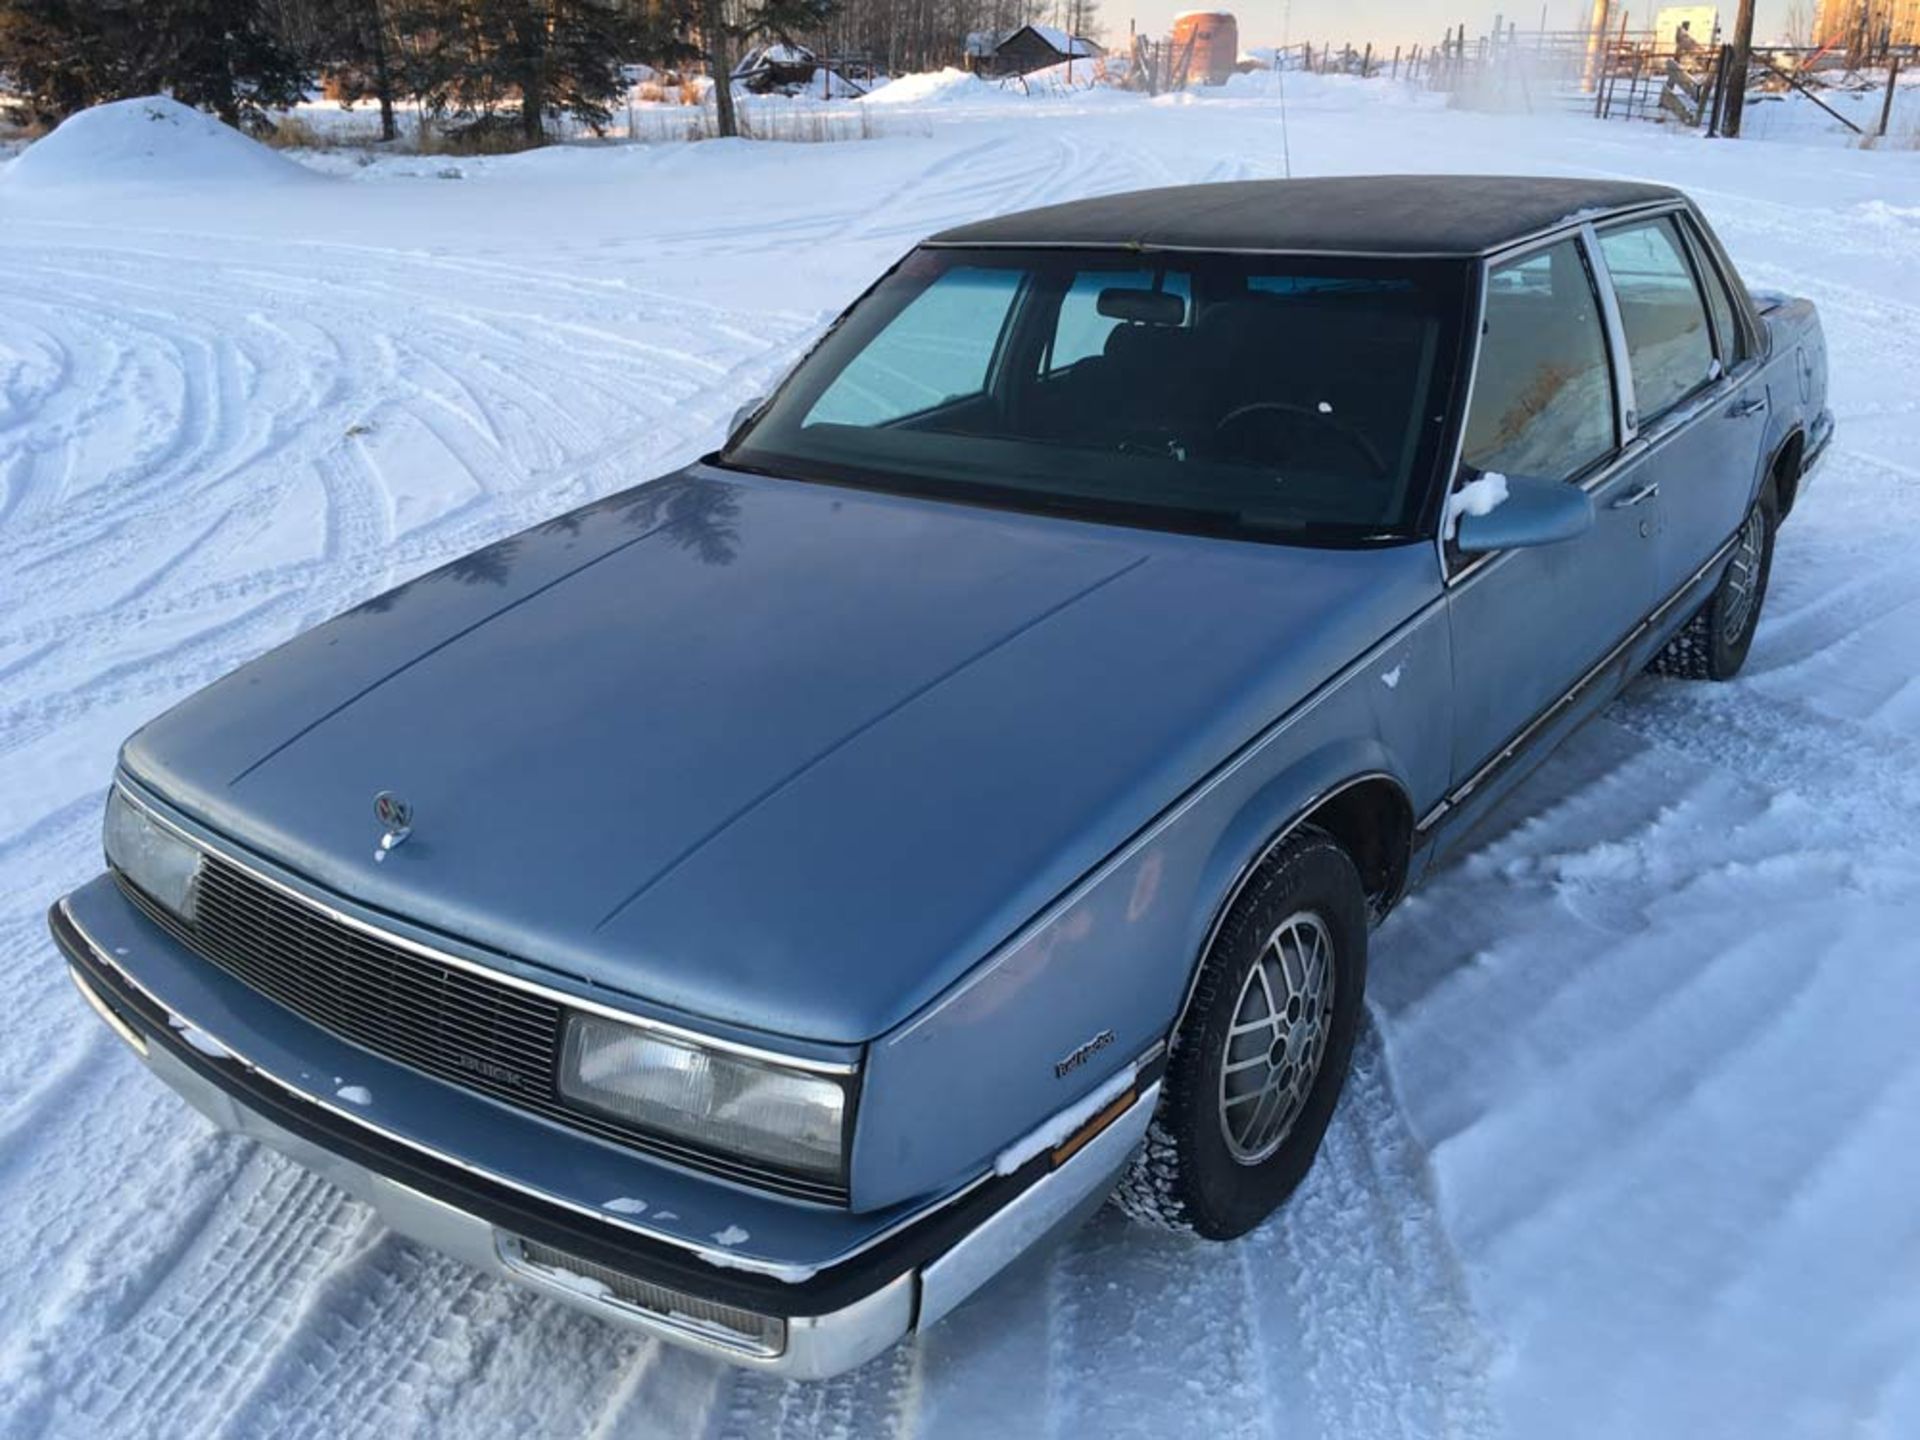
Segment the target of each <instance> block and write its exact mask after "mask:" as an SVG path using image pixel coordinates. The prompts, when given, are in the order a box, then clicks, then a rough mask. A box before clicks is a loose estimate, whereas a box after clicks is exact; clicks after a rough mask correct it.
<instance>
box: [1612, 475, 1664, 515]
mask: <svg viewBox="0 0 1920 1440" xmlns="http://www.w3.org/2000/svg"><path fill="white" fill-rule="evenodd" d="M1659 493H1660V482H1659V481H1658V480H1654V481H1651V482H1649V483H1648V484H1645V485H1642V486H1641V487H1640V488H1639V489H1638V490H1636V491H1634V492H1633V493H1632V494H1631V495H1622V496H1621V497H1620V498H1619V499H1618V500H1616V501H1614V502H1613V503H1612V504H1611V505H1609V506H1608V507H1607V508H1608V509H1609V510H1631V509H1632V508H1633V507H1634V506H1635V505H1638V504H1639V503H1640V502H1641V501H1642V500H1651V499H1652V498H1653V497H1654V496H1656V495H1658V494H1659Z"/></svg>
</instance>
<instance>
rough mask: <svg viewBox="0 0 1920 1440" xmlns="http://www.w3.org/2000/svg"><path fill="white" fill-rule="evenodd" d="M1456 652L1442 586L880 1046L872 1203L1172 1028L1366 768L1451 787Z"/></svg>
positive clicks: (967, 1154)
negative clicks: (1230, 931)
mask: <svg viewBox="0 0 1920 1440" xmlns="http://www.w3.org/2000/svg"><path fill="white" fill-rule="evenodd" d="M1451 676H1452V661H1451V652H1450V647H1449V645H1448V636H1447V621H1446V613H1445V609H1444V606H1443V605H1441V604H1440V603H1439V601H1438V600H1437V599H1436V600H1435V601H1434V602H1433V603H1430V604H1428V605H1426V606H1424V607H1423V608H1422V610H1421V611H1419V612H1418V613H1417V614H1415V615H1414V616H1413V617H1412V618H1411V619H1410V620H1408V621H1407V622H1406V623H1404V624H1403V625H1401V626H1400V627H1399V628H1398V629H1397V630H1395V631H1394V632H1393V633H1392V634H1391V635H1390V636H1388V637H1387V638H1386V639H1385V640H1383V641H1381V642H1380V643H1379V644H1377V645H1375V646H1374V647H1373V648H1372V649H1371V650H1370V651H1368V652H1367V654H1366V655H1364V656H1362V657H1360V658H1359V659H1358V660H1356V661H1355V662H1354V663H1353V664H1352V665H1350V666H1349V667H1347V668H1346V669H1345V670H1344V671H1342V672H1341V673H1340V674H1339V675H1337V676H1336V677H1335V678H1334V679H1333V680H1332V681H1330V682H1329V683H1328V684H1327V685H1326V686H1324V687H1323V688H1322V689H1321V690H1319V691H1316V692H1315V693H1314V694H1313V695H1312V696H1309V697H1308V698H1307V700H1306V701H1304V702H1303V703H1302V704H1300V705H1298V706H1296V707H1295V708H1294V709H1293V710H1292V711H1290V712H1289V713H1288V714H1287V715H1286V716H1284V717H1282V718H1281V719H1280V720H1279V721H1278V722H1276V723H1275V724H1274V725H1273V726H1272V727H1271V728H1269V729H1268V730H1267V731H1265V732H1263V733H1262V734H1261V735H1260V736H1258V737H1257V738H1256V739H1255V740H1254V741H1253V742H1251V743H1250V744H1249V745H1247V746H1246V747H1244V748H1243V749H1242V750H1241V751H1239V752H1238V753H1237V754H1235V755H1234V756H1232V757H1230V758H1229V759H1228V760H1227V761H1226V762H1225V763H1224V764H1223V765H1222V766H1220V767H1219V768H1218V769H1216V770H1215V771H1213V772H1212V773H1211V774H1210V775H1208V776H1207V777H1206V778H1205V779H1204V780H1202V781H1201V782H1200V783H1199V784H1198V785H1197V786H1195V787H1194V788H1193V789H1191V790H1189V791H1188V792H1187V793H1186V794H1185V795H1184V796H1183V797H1182V798H1181V799H1180V800H1179V801H1178V802H1176V803H1175V804H1174V805H1173V806H1172V807H1171V808H1169V809H1168V810H1167V811H1165V812H1163V813H1162V814H1161V815H1160V816H1159V817H1158V818H1156V819H1155V820H1154V821H1153V822H1152V823H1151V824H1150V825H1149V826H1147V827H1146V828H1145V829H1144V830H1142V831H1141V832H1139V833H1138V834H1137V835H1136V836H1135V837H1134V838H1133V839H1132V840H1131V841H1130V842H1128V844H1127V845H1126V846H1124V847H1123V848H1122V849H1121V850H1119V851H1118V852H1116V853H1115V854H1114V855H1113V856H1111V857H1110V858H1109V859H1108V860H1107V861H1106V862H1104V863H1103V864H1102V865H1101V866H1099V867H1098V868H1097V869H1096V870H1094V871H1093V872H1092V873H1091V874H1089V875H1088V876H1087V877H1086V878H1084V879H1083V880H1082V881H1081V882H1080V883H1079V884H1078V885H1076V886H1075V887H1074V888H1073V889H1072V890H1070V891H1069V892H1067V893H1066V894H1065V895H1064V896H1062V897H1061V898H1060V899H1059V900H1057V901H1056V902H1055V903H1054V904H1053V905H1051V906H1050V907H1049V908H1048V909H1047V910H1045V911H1044V912H1042V913H1041V914H1040V915H1039V916H1037V917H1036V918H1035V919H1034V920H1033V921H1031V922H1030V923H1029V924H1028V925H1027V926H1026V927H1025V928H1024V929H1023V930H1021V931H1020V932H1019V933H1018V934H1016V935H1015V936H1013V937H1012V938H1011V939H1010V940H1008V941H1007V942H1006V943H1005V944H1004V945H1002V946H1001V947H1000V948H999V949H998V950H996V951H995V952H994V953H993V954H992V955H991V956H989V957H987V959H985V960H984V961H983V962H982V963H981V964H980V965H978V966H976V967H975V968H974V969H973V970H972V971H971V972H969V974H968V975H967V977H966V979H964V980H963V981H961V982H960V984H958V985H956V986H955V987H954V988H953V989H951V990H950V991H948V992H947V993H946V994H944V995H943V996H941V997H940V999H939V1000H937V1001H936V1002H934V1003H933V1004H932V1005H930V1006H928V1007H927V1008H926V1009H925V1010H923V1011H921V1012H920V1013H919V1014H918V1015H916V1016H914V1017H913V1018H912V1019H910V1020H908V1021H907V1022H906V1023H905V1024H903V1025H901V1026H900V1027H898V1028H897V1029H895V1030H894V1031H892V1032H891V1033H889V1034H887V1035H885V1036H882V1037H881V1038H880V1039H878V1040H876V1041H875V1042H874V1043H873V1044H872V1045H871V1046H870V1047H869V1049H868V1053H867V1063H866V1066H865V1079H864V1081H863V1084H862V1092H861V1099H860V1109H859V1116H858V1120H857V1122H856V1124H855V1134H854V1148H853V1156H852V1174H851V1177H850V1178H851V1185H852V1192H853V1197H854V1203H855V1205H856V1206H857V1207H859V1208H862V1209H865V1208H869V1207H874V1206H880V1205H887V1204H892V1203H895V1202H896V1201H899V1200H902V1199H907V1198H911V1197H914V1196H918V1195H923V1194H932V1193H937V1192H938V1191H940V1190H942V1189H946V1188H950V1187H952V1186H954V1185H956V1184H959V1183H962V1182H963V1181H965V1180H966V1179H967V1178H969V1177H970V1176H972V1175H974V1174H977V1173H979V1171H980V1170H981V1169H982V1168H984V1167H986V1166H989V1165H991V1163H992V1161H993V1158H994V1156H995V1154H996V1153H997V1152H998V1151H999V1150H1000V1149H1001V1148H1002V1147H1004V1146H1005V1145H1007V1144H1008V1143H1010V1142H1011V1141H1012V1140H1013V1139H1014V1138H1015V1137H1017V1136H1020V1135H1023V1134H1026V1133H1027V1132H1029V1131H1030V1130H1032V1129H1033V1128H1034V1127H1035V1126H1037V1125H1038V1124H1040V1123H1041V1122H1042V1121H1044V1120H1045V1119H1046V1118H1047V1117H1048V1116H1050V1115H1053V1114H1055V1113H1057V1112H1058V1111H1060V1110H1062V1109H1064V1108H1065V1107H1067V1106H1069V1105H1072V1104H1073V1103H1075V1102H1076V1101H1078V1100H1081V1099H1083V1098H1085V1097H1086V1096H1087V1095H1089V1094H1091V1093H1092V1092H1093V1091H1095V1090H1096V1089H1098V1088H1099V1087H1100V1086H1101V1085H1102V1084H1104V1083H1105V1082H1107V1081H1108V1080H1109V1079H1111V1078H1112V1077H1113V1076H1114V1075H1115V1074H1116V1073H1117V1072H1118V1071H1119V1070H1120V1069H1121V1068H1122V1067H1124V1066H1125V1065H1127V1064H1129V1063H1131V1062H1132V1061H1133V1060H1134V1059H1135V1058H1137V1057H1138V1056H1140V1055H1142V1054H1143V1053H1145V1052H1147V1051H1148V1050H1150V1049H1151V1048H1152V1047H1153V1046H1155V1045H1157V1044H1158V1043H1160V1042H1161V1041H1163V1040H1165V1039H1166V1038H1167V1037H1168V1035H1169V1033H1170V1032H1171V1030H1172V1027H1173V1025H1174V1022H1175V1020H1176V1018H1177V1016H1178V1015H1179V1012H1180V1009H1181V1007H1182V1005H1183V1004H1184V1003H1185V1000H1186V995H1187V992H1188V989H1189V986H1190V983H1191V980H1192V976H1193V974H1194V969H1195V966H1196V964H1197V962H1198V958H1199V956H1200V955H1201V953H1202V951H1203V949H1204V947H1205V943H1206V939H1207V936H1208V934H1209V932H1210V931H1211V930H1212V928H1213V926H1214V924H1215V922H1216V921H1217V919H1218V917H1219V915H1220V913H1221V910H1222V907H1223V906H1224V905H1225V904H1226V903H1228V901H1229V899H1230V897H1231V895H1232V893H1233V891H1234V890H1235V889H1236V888H1237V886H1238V884H1239V882H1240V880H1241V879H1242V878H1243V876H1244V875H1245V873H1246V871H1247V869H1248V867H1249V866H1251V865H1253V864H1254V863H1256V862H1257V860H1258V859H1259V857H1260V855H1261V854H1262V853H1264V851H1265V850H1266V849H1267V847H1268V846H1269V845H1270V844H1271V843H1272V841H1273V839H1274V838H1275V836H1276V835H1277V834H1278V833H1280V832H1281V831H1282V830H1283V829H1284V828H1285V827H1286V826H1288V825H1290V824H1292V823H1294V822H1295V821H1297V820H1298V819H1299V818H1300V817H1301V816H1303V815H1304V814H1306V813H1307V812H1308V811H1309V810H1311V809H1312V808H1313V807H1314V806H1315V805H1316V804H1318V803H1319V801H1320V800H1322V799H1324V798H1326V797H1327V796H1328V795H1329V794H1331V793H1332V792H1333V791H1335V790H1337V789H1338V788H1340V787H1341V786H1342V785H1344V784H1345V783H1346V782H1348V781H1351V780H1354V779H1357V778H1360V777H1364V776H1370V775H1384V776H1387V777H1389V778H1391V779H1392V780H1393V782H1394V783H1395V784H1396V785H1398V786H1399V787H1400V788H1401V790H1402V791H1403V792H1404V793H1405V795H1406V797H1407V799H1408V800H1409V802H1410V804H1411V806H1412V807H1413V809H1414V813H1416V814H1417V813H1419V811H1420V809H1422V808H1424V807H1425V806H1427V805H1430V804H1431V803H1433V801H1434V800H1436V799H1437V798H1438V797H1439V795H1440V794H1441V793H1442V792H1443V791H1444V789H1445V785H1446V780H1447V769H1448V764H1449V754H1448V751H1449V746H1448V742H1447V736H1448V726H1447V720H1448V717H1449V715H1450V713H1451V710H1450V706H1451V699H1450V697H1451V688H1450V687H1451Z"/></svg>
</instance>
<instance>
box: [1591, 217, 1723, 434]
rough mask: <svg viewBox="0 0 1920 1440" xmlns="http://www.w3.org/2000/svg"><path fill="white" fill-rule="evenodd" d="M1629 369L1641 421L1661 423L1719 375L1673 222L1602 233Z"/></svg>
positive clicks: (1647, 223) (1660, 221)
mask: <svg viewBox="0 0 1920 1440" xmlns="http://www.w3.org/2000/svg"><path fill="white" fill-rule="evenodd" d="M1600 253H1601V254H1602V255H1603V256H1604V257H1605V258H1606V262H1607V271H1608V273H1609V274H1611V275H1612V276H1613V291H1614V294H1615V296H1616V297H1617V298H1618V299H1619V302H1620V323H1621V326H1622V328H1623V329H1624V330H1625V331H1626V337H1627V355H1628V358H1629V360H1630V362H1631V363H1632V365H1633V401H1634V408H1635V409H1636V410H1638V411H1639V413H1640V422H1641V423H1642V424H1645V423H1646V422H1647V421H1649V420H1653V419H1656V418H1658V417H1659V416H1660V415H1662V414H1664V413H1665V412H1667V411H1668V410H1671V409H1672V408H1673V407H1674V406H1675V405H1677V404H1679V403H1680V402H1681V401H1682V400H1684V399H1686V398H1687V396H1689V395H1691V394H1692V393H1693V392H1694V391H1695V390H1697V389H1699V388H1700V387H1701V386H1702V385H1704V384H1706V383H1707V382H1708V381H1709V380H1711V379H1713V378H1714V376H1715V375H1717V374H1718V373H1719V367H1718V365H1717V364H1716V362H1715V359H1714V354H1713V336H1712V332H1711V330H1710V329H1709V328H1708V325H1707V311H1706V307H1705V306H1704V305H1703V304H1702V303H1701V300H1700V288H1699V286H1697V285H1696V284H1695V283H1694V279H1693V267H1692V266H1691V265H1690V264H1689V263H1688V261H1687V254H1686V250H1685V249H1684V248H1683V246H1682V243H1681V240H1680V233H1679V231H1677V230H1675V229H1674V226H1673V221H1672V219H1671V218H1668V217H1665V216H1663V217H1662V218H1660V219H1658V220H1643V221H1641V222H1639V223H1638V224H1635V225H1625V226H1622V227H1621V228H1620V229H1618V230H1605V231H1602V232H1601V234H1600Z"/></svg>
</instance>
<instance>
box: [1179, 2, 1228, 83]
mask: <svg viewBox="0 0 1920 1440" xmlns="http://www.w3.org/2000/svg"><path fill="white" fill-rule="evenodd" d="M1170 41H1171V44H1170V47H1169V48H1170V50H1171V52H1172V57H1173V73H1174V77H1175V81H1176V83H1181V84H1188V85H1191V84H1194V83H1196V82H1197V83H1199V84H1202V85H1224V84H1226V83H1227V77H1228V76H1229V75H1231V74H1233V71H1234V67H1235V65H1236V64H1238V62H1239V59H1240V23H1239V21H1237V20H1235V19H1234V18H1233V15H1232V14H1231V13H1230V12H1228V11H1226V10H1188V11H1185V12H1184V13H1182V14H1179V15H1176V16H1174V17H1173V34H1172V36H1171V37H1170Z"/></svg>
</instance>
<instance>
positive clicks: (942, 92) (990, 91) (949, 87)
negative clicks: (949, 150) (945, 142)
mask: <svg viewBox="0 0 1920 1440" xmlns="http://www.w3.org/2000/svg"><path fill="white" fill-rule="evenodd" d="M1004 94H1006V92H1005V91H1004V90H1002V89H1000V88H999V87H998V86H996V85H989V84H988V83H987V82H986V81H984V80H982V79H981V78H980V77H979V76H978V75H970V74H968V73H967V72H966V71H965V70H956V69H954V68H953V67H952V66H951V65H949V66H948V67H947V68H946V69H944V70H929V71H927V72H926V73H924V74H921V75H902V76H901V77H900V78H899V79H898V80H891V81H888V82H887V83H886V84H885V85H882V86H881V87H880V88H879V89H878V90H875V91H874V92H873V93H872V94H870V95H868V96H867V99H866V103H867V104H869V105H962V104H965V105H972V104H978V103H979V102H980V101H983V100H985V101H993V100H997V99H999V98H1000V97H1001V96H1003V95H1004Z"/></svg>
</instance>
